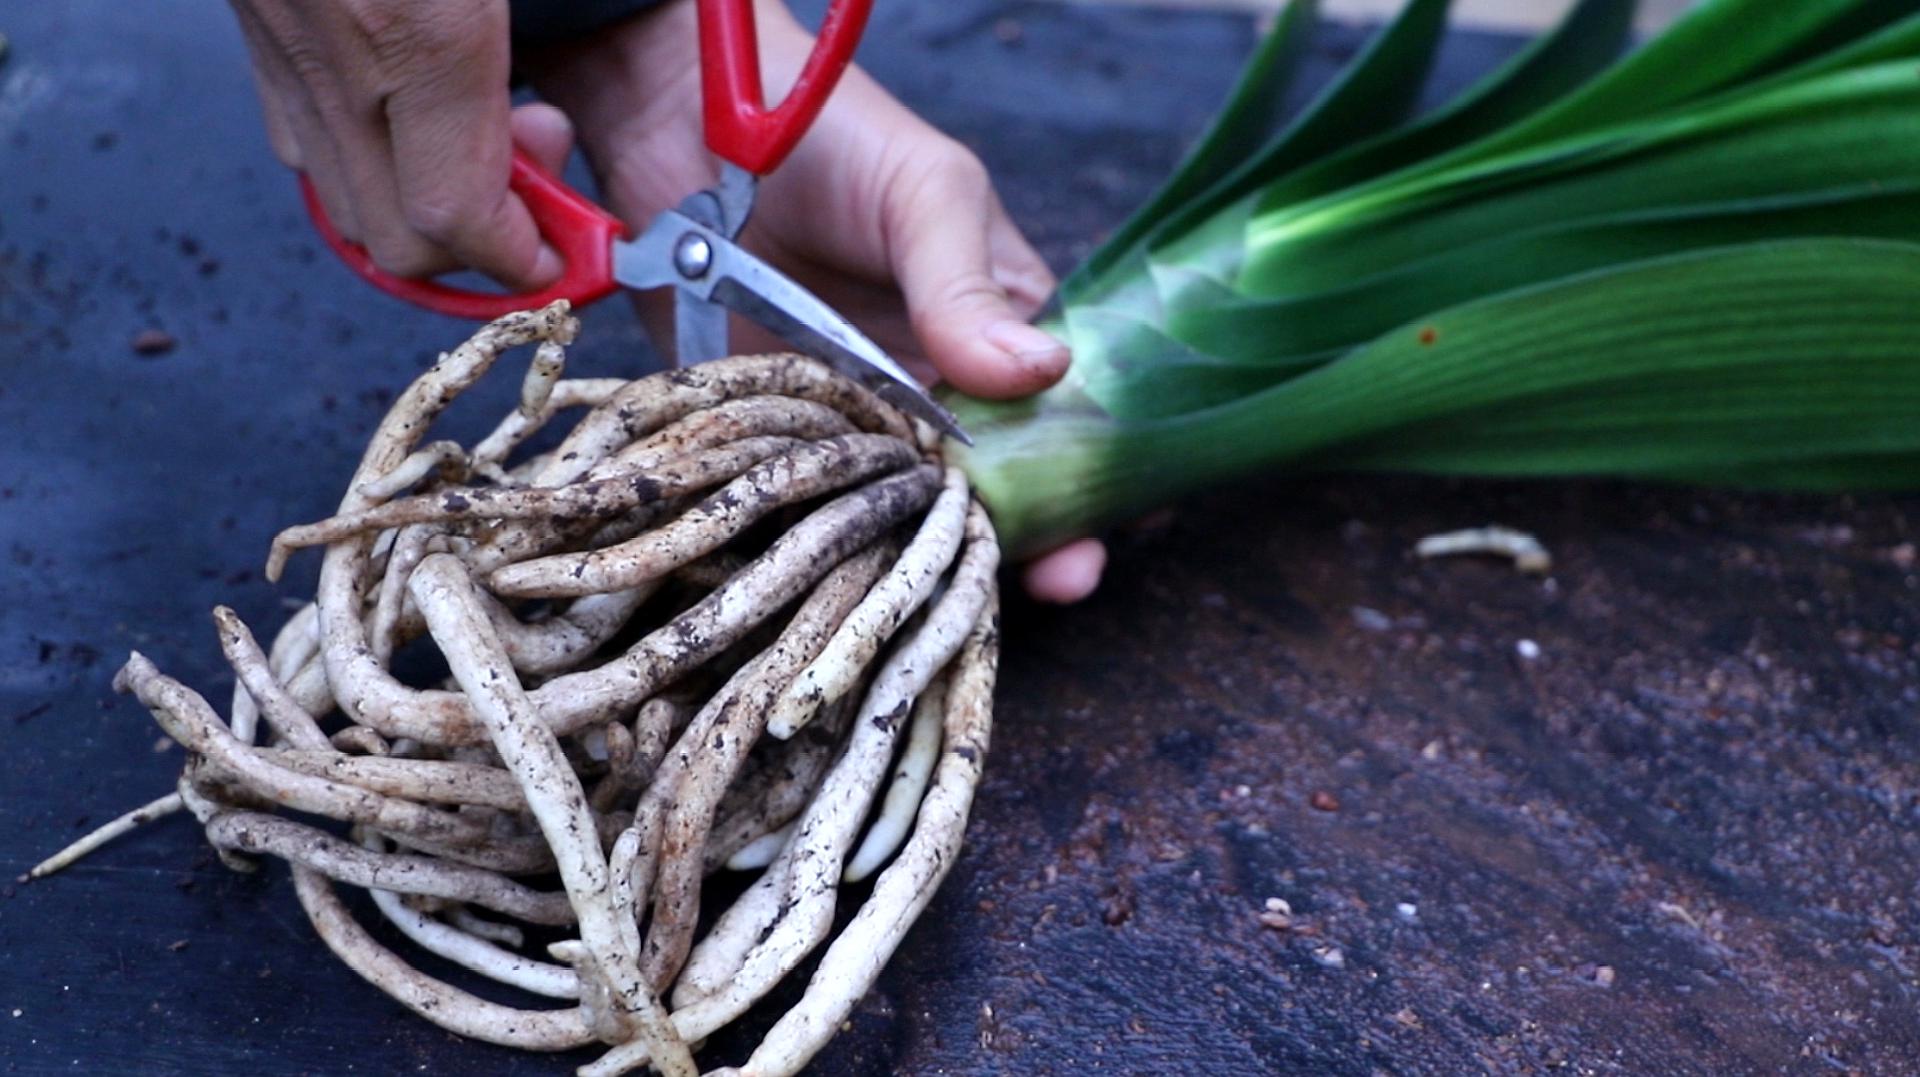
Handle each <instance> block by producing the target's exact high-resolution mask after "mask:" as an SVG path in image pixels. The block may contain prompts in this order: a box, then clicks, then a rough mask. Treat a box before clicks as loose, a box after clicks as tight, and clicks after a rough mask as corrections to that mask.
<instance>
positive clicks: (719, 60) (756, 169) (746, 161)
mask: <svg viewBox="0 0 1920 1077" xmlns="http://www.w3.org/2000/svg"><path fill="white" fill-rule="evenodd" d="M872 10H873V0H832V3H831V4H829V5H828V7H827V17H826V20H825V21H824V22H822V23H821V24H820V37H819V40H817V41H815V42H814V46H813V53H812V54H811V55H809V56H808V57H807V63H806V66H805V67H802V68H801V69H800V78H799V80H798V81H797V82H795V83H794V84H793V89H791V90H789V91H787V96H786V99H785V100H783V101H781V102H780V104H779V105H778V106H777V107H774V108H771V109H770V108H768V107H767V106H766V91H765V89H764V88H763V87H762V86H761V84H760V39H759V36H758V34H757V33H756V32H755V30H754V22H753V0H700V80H701V81H700V92H701V96H702V97H703V98H704V100H705V102H706V105H705V107H706V121H707V147H708V148H709V149H711V150H713V152H715V153H717V154H719V155H720V156H722V157H724V158H726V159H727V160H729V161H732V162H733V163H734V164H736V165H739V166H740V167H741V168H744V169H746V170H747V171H749V172H752V173H753V174H755V175H757V176H763V175H766V174H767V173H768V172H771V171H773V169H774V168H775V166H777V165H779V163H780V162H781V161H783V160H785V159H786V156H787V154H788V153H789V152H791V151H792V150H793V147H794V144H795V143H797V142H799V141H800V136H801V135H804V134H806V132H807V128H808V127H809V126H810V125H812V123H813V120H814V117H816V116H818V115H820V108H821V106H823V105H825V104H826V103H827V95H828V94H831V93H832V92H833V87H834V86H835V84H837V83H838V82H839V81H840V76H841V75H842V74H843V73H845V72H846V70H847V64H848V63H849V62H850V61H851V60H852V59H853V48H854V46H855V45H857V44H859V43H860V34H861V32H862V31H864V30H865V29H866V28H867V15H868V14H869V13H870V12H871V11H872Z"/></svg>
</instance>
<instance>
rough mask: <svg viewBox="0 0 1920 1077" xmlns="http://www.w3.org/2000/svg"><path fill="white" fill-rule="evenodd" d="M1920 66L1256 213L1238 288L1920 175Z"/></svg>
mask: <svg viewBox="0 0 1920 1077" xmlns="http://www.w3.org/2000/svg"><path fill="white" fill-rule="evenodd" d="M1917 74H1920V72H1916V71H1915V69H1914V67H1913V65H1912V64H1911V63H1908V62H1897V63H1890V64H1881V65H1878V66H1875V67H1869V68H1859V69H1853V70H1847V71H1841V72H1836V73H1833V74H1829V75H1824V76H1821V77H1819V78H1815V79H1809V80H1805V81H1796V82H1793V83H1789V84H1786V85H1783V86H1780V87H1778V88H1776V89H1774V90H1772V91H1770V92H1768V93H1764V94H1758V95H1752V96H1746V97H1741V98H1738V99H1735V100H1730V101H1728V102H1726V103H1725V104H1722V105H1718V106H1714V107H1705V108H1701V109H1697V110H1693V111H1689V112H1688V113H1686V114H1685V115H1683V116H1679V117H1675V118H1670V119H1667V120H1663V121H1660V122H1658V123H1649V124H1643V125H1637V126H1635V127H1631V128H1627V129H1624V130H1623V131H1620V132H1616V133H1614V134H1613V135H1612V136H1611V137H1609V138H1608V139H1607V140H1605V141H1604V142H1602V143H1600V144H1594V143H1593V142H1592V141H1591V140H1589V141H1587V142H1584V143H1583V142H1579V141H1576V143H1575V148H1569V149H1567V150H1558V149H1555V148H1551V147H1549V148H1545V149H1543V150H1541V151H1539V154H1540V155H1539V157H1538V158H1536V159H1531V160H1523V161H1521V162H1518V163H1513V164H1508V165H1505V166H1502V167H1498V168H1489V169H1485V170H1474V169H1465V170H1461V171H1458V172H1455V173H1451V174H1436V175H1432V176H1428V177H1426V178H1424V179H1423V180H1421V181H1419V182H1417V183H1413V184H1410V185H1409V186H1408V187H1406V188H1405V189H1402V190H1399V191H1393V192H1389V191H1387V190H1385V189H1376V190H1375V191H1374V192H1372V193H1371V194H1369V195H1368V196H1367V197H1365V198H1364V199H1360V200H1357V201H1352V202H1348V201H1343V200H1338V199H1330V200H1325V201H1323V202H1322V203H1319V204H1315V205H1312V206H1308V207H1302V208H1301V209H1299V210H1294V211H1287V212H1279V213H1273V214H1268V215H1264V216H1262V217H1259V218H1256V219H1255V221H1254V222H1253V224H1252V225H1251V227H1250V229H1249V240H1250V243H1251V246H1252V250H1251V252H1250V253H1249V255H1248V262H1247V268H1246V270H1245V272H1244V273H1243V274H1242V276H1241V277H1240V279H1239V280H1238V282H1237V286H1238V288H1239V289H1240V290H1241V291H1244V292H1246V293H1248V294H1251V295H1268V296H1280V295H1288V294H1297V293H1304V292H1313V291H1322V290H1326V289H1329V288H1335V287H1339V286H1341V285H1343V284H1346V283H1350V282H1352V281H1355V280H1360V279H1364V278H1366V277H1369V276H1372V275H1374V274H1376V273H1381V272H1385V271H1387V270H1390V269H1391V268H1393V267H1396V266H1401V265H1405V264H1407V263H1409V262H1412V261H1416V260H1419V259H1422V258H1427V257H1432V256H1434V255H1436V254H1439V253H1442V252H1446V251H1450V250H1456V249H1459V248H1461V247H1464V246H1467V245H1471V244H1473V243H1475V242H1478V241H1480V240H1482V239H1484V238H1486V237H1490V236H1494V237H1497V236H1503V235H1512V234H1515V233H1519V232H1524V231H1530V230H1533V229H1538V228H1542V227H1547V226H1549V225H1553V224H1556V223H1561V224H1564V223H1567V222H1569V221H1574V222H1577V221H1582V220H1592V219H1597V218H1601V217H1605V216H1610V215H1615V214H1622V213H1633V212H1649V211H1654V210H1659V209H1663V208H1674V209H1678V208H1685V207H1690V206H1696V205H1709V204H1713V203H1724V202H1731V201H1741V200H1753V199H1764V198H1783V197H1789V196H1792V195H1795V194H1807V193H1817V192H1821V191H1828V190H1837V189H1843V188H1850V187H1865V186H1869V185H1872V184H1875V183H1899V182H1900V181H1901V180H1903V179H1904V178H1906V177H1911V176H1915V175H1920V139H1915V138H1913V137H1911V133H1912V131H1913V129H1914V120H1913V117H1914V116H1915V114H1916V112H1920V77H1916V75H1917Z"/></svg>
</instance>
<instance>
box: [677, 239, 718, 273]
mask: <svg viewBox="0 0 1920 1077" xmlns="http://www.w3.org/2000/svg"><path fill="white" fill-rule="evenodd" d="M712 266H713V247H712V245H711V244H709V243H708V242H707V241H706V238H705V237H704V236H702V235H700V233H698V232H688V233H687V234H686V235H684V236H681V237H680V239H679V241H678V242H677V243H675V244H674V245H673V268H674V269H675V270H677V271H678V272H679V274H680V275H681V276H683V277H685V278H687V279H688V280H699V279H700V278H701V277H704V276H706V275H707V270H708V269H709V268H711V267H712Z"/></svg>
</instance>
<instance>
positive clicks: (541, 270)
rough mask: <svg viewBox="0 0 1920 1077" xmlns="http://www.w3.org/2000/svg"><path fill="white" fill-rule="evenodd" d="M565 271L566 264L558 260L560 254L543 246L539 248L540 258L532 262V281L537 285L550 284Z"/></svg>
mask: <svg viewBox="0 0 1920 1077" xmlns="http://www.w3.org/2000/svg"><path fill="white" fill-rule="evenodd" d="M566 271H567V263H566V262H564V261H562V260H561V258H560V252H559V251H556V250H554V249H553V248H552V247H549V246H546V245H544V244H542V245H541V247H540V257H538V258H535V259H534V260H533V279H534V281H535V283H537V284H542V285H546V284H551V283H553V282H554V281H555V280H558V279H559V277H560V274H562V273H564V272H566Z"/></svg>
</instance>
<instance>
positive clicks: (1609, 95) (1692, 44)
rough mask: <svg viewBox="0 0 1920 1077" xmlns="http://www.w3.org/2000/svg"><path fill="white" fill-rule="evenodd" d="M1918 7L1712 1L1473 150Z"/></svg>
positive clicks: (1662, 103)
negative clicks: (1578, 87) (1557, 101)
mask: <svg viewBox="0 0 1920 1077" xmlns="http://www.w3.org/2000/svg"><path fill="white" fill-rule="evenodd" d="M1911 13H1912V6H1911V4H1910V3H1902V2H1900V0H1787V2H1782V0H1707V2H1705V3H1702V4H1699V5H1697V6H1695V7H1694V8H1693V9H1692V10H1691V11H1689V12H1688V13H1687V14H1686V16H1684V17H1683V18H1682V19H1681V20H1680V21H1679V22H1677V23H1675V24H1674V25H1673V26H1672V27H1669V28H1668V29H1667V31H1666V32H1665V33H1663V34H1661V35H1660V36H1659V37H1657V38H1655V39H1654V40H1653V42H1652V43H1650V44H1648V45H1647V46H1646V47H1645V48H1643V49H1641V50H1640V51H1639V52H1637V53H1635V54H1634V55H1632V56H1630V57H1628V58H1627V59H1626V60H1625V61H1623V62H1622V63H1620V64H1619V65H1618V66H1616V67H1615V68H1614V69H1613V70H1611V71H1609V72H1607V73H1606V74H1605V75H1602V76H1601V77H1600V78H1598V79H1595V80H1594V81H1593V82H1591V83H1589V84H1588V85H1587V86H1586V88H1585V89H1583V90H1581V91H1580V92H1578V93H1576V94H1574V95H1572V96H1570V97H1568V98H1567V99H1566V100H1564V101H1562V102H1561V103H1560V104H1558V105H1556V106H1554V107H1553V108H1551V109H1548V110H1546V111H1545V112H1542V113H1540V114H1538V115H1536V116H1534V117H1532V118H1531V119H1528V120H1525V121H1522V122H1521V123H1518V124H1516V125H1514V126H1513V127H1511V128H1508V129H1507V130H1505V131H1502V132H1501V133H1500V134H1498V135H1496V136H1494V137H1493V138H1491V139H1488V140H1487V141H1486V142H1485V143H1483V144H1481V145H1479V146H1477V147H1474V152H1475V153H1476V154H1477V155H1478V156H1481V157H1487V156H1493V155H1497V154H1501V153H1506V152H1511V151H1512V150H1514V149H1517V148H1521V147H1524V146H1528V145H1538V144H1541V143H1543V142H1549V141H1553V140H1555V139H1559V138H1564V137H1566V136H1568V135H1571V134H1577V133H1579V132H1582V131H1591V130H1594V129H1596V128H1601V127H1606V126H1611V125H1613V124H1618V123H1622V122H1626V121H1631V120H1635V119H1642V118H1645V117H1649V116H1654V115H1657V114H1658V113H1660V112H1662V111H1664V110H1666V109H1667V108H1669V107H1671V106H1674V105H1678V104H1681V103H1684V102H1686V101H1690V100H1696V99H1699V98H1702V97H1705V96H1707V95H1709V94H1712V93H1716V92H1719V91H1721V90H1725V89H1728V88H1731V87H1735V86H1738V85H1739V84H1740V83H1742V82H1743V81H1746V80H1749V79H1753V78H1756V77H1759V76H1763V75H1765V74H1767V73H1769V72H1772V71H1776V70H1778V69H1780V68H1781V67H1783V66H1787V65H1790V64H1791V63H1793V62H1796V61H1797V60H1800V59H1804V58H1806V57H1808V56H1811V55H1817V54H1818V53H1819V52H1820V51H1821V50H1823V49H1828V48H1832V47H1834V46H1836V45H1837V44H1839V43H1841V42H1843V41H1845V40H1848V39H1849V38H1850V37H1851V36H1857V35H1858V34H1861V33H1866V32H1869V31H1870V30H1872V29H1873V28H1875V27H1876V26H1877V25H1880V24H1883V23H1885V22H1887V21H1889V20H1891V19H1893V18H1897V17H1899V16H1901V15H1905V14H1911Z"/></svg>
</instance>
